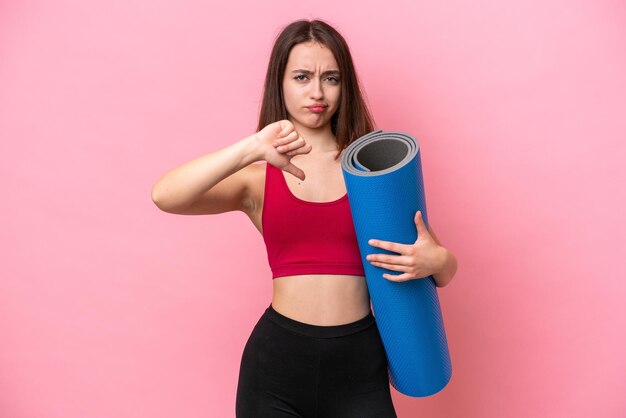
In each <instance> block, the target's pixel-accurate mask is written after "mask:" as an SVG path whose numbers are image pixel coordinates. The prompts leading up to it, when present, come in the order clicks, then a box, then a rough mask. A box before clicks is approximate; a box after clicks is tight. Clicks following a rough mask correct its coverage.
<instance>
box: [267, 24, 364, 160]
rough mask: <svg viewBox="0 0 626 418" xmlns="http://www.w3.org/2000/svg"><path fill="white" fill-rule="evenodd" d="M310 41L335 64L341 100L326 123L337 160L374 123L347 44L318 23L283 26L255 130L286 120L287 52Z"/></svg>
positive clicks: (274, 49) (325, 25) (272, 59)
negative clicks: (324, 49) (330, 55)
mask: <svg viewBox="0 0 626 418" xmlns="http://www.w3.org/2000/svg"><path fill="white" fill-rule="evenodd" d="M310 41H313V42H317V43H319V44H321V45H324V46H325V47H327V48H329V49H330V50H331V52H332V53H333V55H334V56H335V60H336V61H337V64H338V65H339V75H340V77H341V101H340V104H339V107H338V108H337V110H336V111H335V114H334V115H333V117H332V118H331V121H330V125H331V129H332V132H333V134H334V135H335V138H336V139H337V150H338V152H337V155H336V156H335V159H337V158H339V155H340V153H341V151H342V150H343V149H344V148H345V147H347V146H348V145H349V144H350V143H351V142H352V141H354V140H355V139H357V138H359V137H361V136H363V135H365V134H366V133H368V132H371V131H372V130H374V120H373V118H372V116H371V114H370V111H369V110H368V108H367V105H366V104H365V100H364V99H363V94H362V93H361V89H360V86H359V81H358V79H357V75H356V71H355V69H354V64H353V63H352V56H351V55H350V49H349V48H348V44H347V43H346V41H345V39H344V38H343V36H341V34H340V33H339V32H337V30H335V29H334V28H333V27H332V26H330V25H329V24H328V23H326V22H323V21H321V20H311V21H309V20H297V21H295V22H292V23H290V24H289V25H287V26H286V27H285V28H284V29H283V30H282V32H281V33H280V34H279V35H278V37H277V38H276V40H275V42H274V47H273V48H272V53H271V55H270V61H269V65H268V67H267V74H266V76H265V85H264V88H263V102H262V103H261V111H260V114H259V125H258V127H257V130H261V129H263V128H264V127H265V126H267V125H268V124H270V123H273V122H276V121H279V120H282V119H287V118H288V113H287V108H286V107H285V102H284V100H283V77H284V75H285V67H286V66H287V61H288V58H289V53H290V52H291V49H292V48H293V47H294V46H295V45H297V44H300V43H302V42H310Z"/></svg>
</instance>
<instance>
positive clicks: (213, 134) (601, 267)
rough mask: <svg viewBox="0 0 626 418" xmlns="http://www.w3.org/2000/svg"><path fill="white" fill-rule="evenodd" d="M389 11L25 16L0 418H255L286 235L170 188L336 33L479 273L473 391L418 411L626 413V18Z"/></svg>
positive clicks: (121, 6) (2, 130)
mask: <svg viewBox="0 0 626 418" xmlns="http://www.w3.org/2000/svg"><path fill="white" fill-rule="evenodd" d="M382 4H385V6H384V7H383V6H381V2H379V1H376V2H374V1H372V2H369V3H367V2H366V3H364V2H363V1H356V0H354V1H348V2H345V1H342V2H337V1H326V0H320V1H317V2H314V3H311V2H292V1H289V2H287V1H280V2H272V3H271V5H269V4H268V3H265V2H252V1H247V2H244V1H231V2H215V3H212V2H204V1H191V0H187V1H163V0H161V1H148V0H132V1H118V2H109V1H90V2H85V1H78V0H74V1H71V0H57V1H54V2H52V1H50V2H43V1H36V0H33V1H12V2H11V1H6V0H5V1H1V2H0V138H1V142H0V146H1V148H0V175H1V185H2V188H1V190H2V192H1V193H2V199H1V202H2V203H1V204H0V212H1V213H0V215H2V222H3V225H2V234H1V235H0V237H1V238H0V239H1V245H2V252H1V253H0V254H2V259H1V261H0V274H1V280H0V416H2V417H3V418H4V417H7V418H31V417H32V418H34V417H37V418H86V417H89V418H110V417H115V418H131V417H133V418H134V417H150V418H161V417H163V418H166V417H167V418H171V417H177V418H192V417H232V416H234V403H235V390H236V384H237V373H238V370H239V361H240V358H241V352H242V350H243V347H244V344H245V342H246V340H247V338H248V335H249V334H250V332H251V330H252V327H253V326H254V324H255V323H256V321H257V319H258V317H259V316H260V315H261V313H262V312H263V310H264V309H265V308H266V307H267V306H268V305H269V303H270V300H271V279H270V270H269V267H268V266H267V260H266V254H265V248H264V246H263V241H262V238H261V236H260V234H259V233H258V232H257V231H256V229H255V228H254V227H253V226H252V223H251V222H249V221H248V219H247V218H246V217H245V215H243V214H242V213H227V214H222V215H220V216H202V217H200V216H175V215H171V214H166V213H163V212H160V211H159V210H158V209H157V208H156V206H154V204H153V203H152V201H151V199H150V191H151V187H152V185H153V184H154V182H155V181H156V180H157V178H158V177H159V176H160V175H161V174H163V173H164V172H165V171H166V170H169V169H170V168H173V167H174V166H177V165H179V164H181V163H183V162H185V161H188V160H190V159H192V158H195V157H198V156H200V155H202V154H205V153H208V152H211V151H215V150H217V149H219V148H221V147H224V146H226V145H228V144H231V143H233V142H234V141H236V140H238V139H240V138H243V137H244V136H247V135H249V134H251V133H253V132H254V129H255V126H256V121H257V114H258V110H259V102H260V97H261V88H262V80H263V77H264V73H265V69H266V65H267V59H268V55H269V51H270V48H271V45H272V41H273V39H274V37H275V35H276V34H277V33H278V31H279V30H280V28H282V27H283V26H284V25H285V24H287V23H289V22H290V21H292V20H294V19H297V18H314V17H320V18H323V19H326V20H327V21H329V22H330V23H331V24H334V25H335V26H336V27H337V28H338V29H339V30H340V31H341V32H342V33H343V34H344V35H345V37H346V39H347V40H348V42H349V44H350V47H351V49H352V52H353V56H354V59H355V62H356V66H357V69H358V72H359V75H360V77H361V79H362V83H363V85H364V88H365V92H366V94H367V98H368V101H369V103H370V105H371V108H372V110H373V113H374V116H375V118H376V121H377V123H378V126H379V127H380V128H382V129H384V130H401V131H405V132H409V133H411V134H413V135H415V136H416V137H417V138H418V139H419V140H420V142H421V146H422V152H423V157H422V158H423V165H424V176H425V183H426V193H427V196H428V199H427V200H428V209H429V218H430V220H431V223H432V225H433V227H434V229H435V230H436V231H437V233H438V235H439V238H440V239H441V240H442V241H443V243H444V244H445V245H446V246H447V247H449V248H450V249H452V250H453V251H454V252H455V254H456V255H457V257H458V260H459V272H458V274H457V276H456V277H455V279H454V280H453V282H452V283H451V284H450V285H449V286H448V287H445V288H443V289H439V296H440V301H441V304H442V310H443V316H444V322H445V327H446V332H447V337H448V343H449V347H450V352H451V356H452V366H453V376H452V380H451V382H450V384H449V385H448V386H447V387H446V388H445V389H444V390H443V391H441V392H440V393H438V394H437V395H435V396H432V397H429V398H422V399H415V398H409V397H406V396H404V395H401V394H399V393H398V392H396V391H395V390H393V391H392V392H393V397H394V402H395V404H396V408H397V411H398V415H399V416H400V417H401V418H405V417H481V418H490V417H510V418H511V417H512V418H515V417H591V416H593V417H623V416H626V400H625V398H624V393H625V392H626V355H625V353H626V331H625V330H626V313H625V308H624V305H625V297H626V281H625V279H624V273H623V268H624V247H625V246H624V240H623V237H624V234H625V233H626V231H625V227H624V221H623V214H624V209H623V207H622V205H623V204H624V202H625V199H626V196H625V194H626V193H625V190H626V187H625V186H624V179H626V172H625V171H626V169H625V168H624V163H623V161H624V157H626V155H625V154H626V146H625V145H624V140H626V77H625V74H626V6H624V3H623V2H622V1H617V0H616V1H609V0H602V1H595V2H590V1H565V0H532V1H528V0H515V1H503V2H493V1H485V0H482V1H473V2H466V1H460V0H454V1H446V2H441V1H434V0H430V1H420V2H416V1H396V2H383V3H382Z"/></svg>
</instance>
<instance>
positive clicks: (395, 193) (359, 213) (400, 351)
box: [341, 131, 452, 397]
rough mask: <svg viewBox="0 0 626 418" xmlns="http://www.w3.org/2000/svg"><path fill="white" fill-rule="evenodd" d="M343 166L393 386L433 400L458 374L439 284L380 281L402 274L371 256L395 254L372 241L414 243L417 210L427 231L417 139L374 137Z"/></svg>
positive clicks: (360, 143)
mask: <svg viewBox="0 0 626 418" xmlns="http://www.w3.org/2000/svg"><path fill="white" fill-rule="evenodd" d="M341 166H342V172H343V177H344V181H345V184H346V188H347V191H348V201H349V203H350V210H351V212H352V220H353V222H354V228H355V232H356V236H357V240H358V244H359V250H360V252H361V259H362V262H363V266H364V268H365V279H366V281H367V287H368V290H369V294H370V299H371V301H372V309H373V311H374V314H375V316H376V322H377V324H378V329H379V331H380V335H381V338H382V341H383V345H384V347H385V351H386V353H387V361H388V365H389V380H390V383H391V385H392V386H393V387H394V388H396V390H398V391H399V392H400V393H402V394H405V395H408V396H414V397H424V396H429V395H433V394H435V393H437V392H439V391H440V390H441V389H443V388H444V387H445V386H446V385H447V384H448V382H449V381H450V377H451V376H452V365H451V362H450V353H449V352H448V343H447V340H446V333H445V330H444V325H443V318H442V316H441V307H440V305H439V298H438V296H437V289H436V286H435V281H434V279H433V278H432V276H428V277H426V278H421V279H415V280H408V281H405V282H393V281H390V280H387V279H385V278H384V277H383V276H382V275H383V274H384V273H390V274H393V275H397V274H401V273H400V272H397V271H391V270H386V269H383V268H380V267H375V266H373V265H371V264H370V262H369V261H367V260H366V258H365V257H366V256H367V255H368V254H380V253H386V254H394V255H397V253H392V252H389V251H385V250H382V249H380V248H376V247H372V246H371V245H369V244H368V241H369V240H370V239H371V238H376V239H381V240H384V241H393V242H399V243H402V244H413V243H414V242H415V241H416V240H417V230H416V227H415V221H414V217H415V212H417V211H418V210H421V211H422V215H423V219H424V223H425V224H426V225H428V217H427V214H426V199H425V196H424V181H423V177H422V164H421V158H420V150H419V145H418V143H417V140H416V139H415V138H413V137H412V136H410V135H407V134H404V133H401V132H383V131H374V132H370V133H369V134H367V135H365V136H362V137H361V138H358V139H357V140H356V141H354V142H353V143H352V144H350V145H349V146H348V147H347V148H346V149H345V150H344V151H343V153H342V156H341Z"/></svg>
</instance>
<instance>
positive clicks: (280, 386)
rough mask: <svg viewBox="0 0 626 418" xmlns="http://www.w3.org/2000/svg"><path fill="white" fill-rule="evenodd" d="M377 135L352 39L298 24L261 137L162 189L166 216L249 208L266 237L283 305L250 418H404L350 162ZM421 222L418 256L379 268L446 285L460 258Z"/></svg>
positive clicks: (265, 347) (251, 391)
mask: <svg viewBox="0 0 626 418" xmlns="http://www.w3.org/2000/svg"><path fill="white" fill-rule="evenodd" d="M373 128H374V126H373V123H372V119H371V116H370V114H369V111H368V109H367V107H366V105H365V102H364V100H363V97H362V95H361V91H360V89H359V83H358V81H357V76H356V72H355V70H354V66H353V63H352V58H351V55H350V51H349V49H348V46H347V44H346V42H345V40H344V39H343V37H342V36H341V35H340V34H339V33H338V32H337V31H336V30H335V29H334V28H332V27H331V26H329V25H328V24H326V23H325V22H322V21H319V20H314V21H305V20H301V21H296V22H293V23H291V24H290V25H288V26H287V27H285V28H284V29H283V31H282V32H281V33H280V35H279V36H278V37H277V39H276V41H275V44H274V47H273V50H272V53H271V56H270V61H269V66H268V70H267V76H266V79H265V90H264V96H263V103H262V108H261V114H260V118H259V125H258V132H256V133H253V134H252V135H250V136H248V137H246V138H243V139H241V140H239V141H237V142H235V143H233V144H232V145H230V146H227V147H225V148H223V149H220V150H217V151H215V152H212V153H209V154H207V155H204V156H201V157H199V158H197V159H194V160H192V161H190V162H188V163H185V164H183V165H181V166H180V167H177V168H175V169H173V170H171V171H169V172H167V173H166V174H165V175H163V176H162V177H161V178H160V179H159V180H158V182H157V183H156V184H155V185H154V187H153V190H152V199H153V200H154V202H155V204H156V205H157V206H158V207H159V208H160V209H161V210H163V211H166V212H170V213H177V214H196V215H197V214H217V213H222V212H226V211H233V210H240V211H242V212H244V213H246V214H247V215H248V217H249V218H250V220H251V221H252V223H253V224H254V225H255V227H256V228H257V229H258V230H259V232H260V233H261V234H262V235H263V239H264V241H265V244H266V246H267V253H268V260H269V264H270V267H271V269H272V279H273V295H272V302H271V304H270V305H269V307H268V308H267V309H266V310H265V312H264V313H263V315H262V316H261V318H260V319H259V321H258V323H257V324H256V326H255V327H254V330H253V331H252V334H251V335H250V338H249V339H248V342H247V344H246V346H245V348H244V351H243V356H242V360H241V366H240V372H239V382H238V386H237V402H236V413H237V417H240V418H242V417H243V418H247V417H254V418H259V417H261V418H264V417H272V418H274V417H324V418H332V417H337V418H353V417H354V418H357V417H358V418H367V417H377V418H387V417H395V416H396V413H395V410H394V407H393V403H392V401H391V394H390V390H389V380H388V374H387V360H386V356H385V351H384V347H383V345H382V341H381V339H380V335H379V333H378V328H377V326H376V320H375V318H374V316H373V315H372V311H371V308H370V299H369V295H368V291H367V284H366V281H365V277H364V272H363V265H362V262H361V259H360V255H359V250H358V245H357V241H356V235H355V233H354V227H353V224H352V218H351V215H350V208H349V205H348V200H347V194H346V189H345V185H344V182H343V176H342V172H341V166H340V162H341V161H340V159H339V155H340V152H341V151H342V150H343V149H344V148H345V147H346V146H347V145H348V144H349V143H350V142H351V141H354V140H355V139H357V138H359V137H360V136H362V135H364V134H366V133H368V132H370V131H372V130H373ZM257 162H259V163H258V164H255V163H257ZM415 222H416V228H417V230H418V234H419V239H418V240H417V241H416V242H415V244H413V245H406V244H399V243H388V242H381V241H372V242H371V243H370V244H371V245H373V246H376V247H379V248H385V249H389V250H391V251H394V252H397V253H398V255H383V254H375V255H373V256H371V257H370V258H371V259H368V262H371V263H374V264H375V265H378V266H381V267H384V268H387V269H389V270H391V271H395V272H398V274H395V275H386V276H385V277H386V278H387V279H389V280H398V281H404V280H411V279H418V278H421V277H425V276H429V275H433V277H434V278H435V281H436V283H437V286H439V287H443V286H445V285H446V284H448V283H449V281H450V280H451V279H452V277H453V275H454V273H455V271H456V260H455V257H454V255H453V254H452V253H451V252H450V251H448V250H447V249H446V248H444V247H443V246H441V244H440V243H439V241H438V240H437V238H436V237H435V236H434V234H433V231H432V229H430V231H428V230H427V229H426V227H425V226H424V223H423V221H422V219H421V216H420V214H419V212H418V213H417V214H416V217H415Z"/></svg>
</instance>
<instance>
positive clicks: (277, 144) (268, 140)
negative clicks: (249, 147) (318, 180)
mask: <svg viewBox="0 0 626 418" xmlns="http://www.w3.org/2000/svg"><path fill="white" fill-rule="evenodd" d="M256 140H257V141H258V145H259V146H260V147H261V152H262V154H263V159H264V160H265V161H267V162H268V163H269V164H272V165H273V166H274V167H277V168H280V169H281V170H283V171H287V172H288V173H291V174H293V175H294V176H296V177H298V178H299V179H300V180H304V171H302V169H300V168H298V167H296V166H295V165H293V164H292V163H291V157H293V156H294V155H298V154H307V153H309V152H311V148H312V147H311V144H307V143H306V141H305V140H304V138H302V137H301V136H300V134H299V133H298V131H296V128H295V127H294V126H293V123H291V121H288V120H279V121H278V122H274V123H270V124H269V125H267V126H266V127H265V128H263V129H261V130H260V131H259V132H257V133H256Z"/></svg>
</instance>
